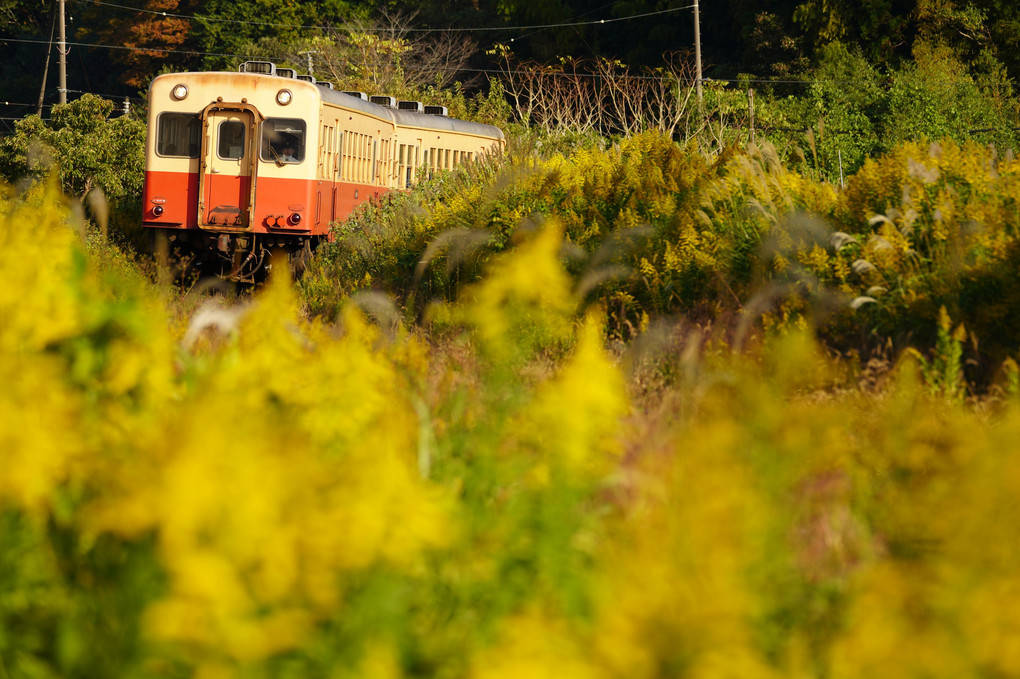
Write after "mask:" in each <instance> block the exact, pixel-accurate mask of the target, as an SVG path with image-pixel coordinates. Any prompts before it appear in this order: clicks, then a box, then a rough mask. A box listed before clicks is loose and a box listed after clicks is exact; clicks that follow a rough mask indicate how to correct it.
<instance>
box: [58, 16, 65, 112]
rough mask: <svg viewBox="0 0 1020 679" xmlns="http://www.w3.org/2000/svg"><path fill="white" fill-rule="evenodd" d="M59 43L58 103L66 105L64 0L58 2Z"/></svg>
mask: <svg viewBox="0 0 1020 679" xmlns="http://www.w3.org/2000/svg"><path fill="white" fill-rule="evenodd" d="M59 5H60V42H59V43H58V45H57V52H59V53H60V87H59V89H58V90H57V91H58V92H60V103H61V104H66V103H67V40H66V36H65V35H64V0H60V2H59Z"/></svg>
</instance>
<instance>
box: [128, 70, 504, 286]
mask: <svg viewBox="0 0 1020 679" xmlns="http://www.w3.org/2000/svg"><path fill="white" fill-rule="evenodd" d="M148 103H149V111H148V123H149V124H148V136H147V140H146V160H145V185H144V189H143V197H142V200H143V204H142V205H143V207H142V226H143V227H144V228H145V229H146V230H147V231H148V233H149V236H150V241H151V242H152V243H153V246H154V249H156V250H158V249H159V248H160V246H161V245H162V247H163V248H164V251H165V248H166V247H167V245H168V244H169V246H170V247H172V248H173V249H174V250H175V251H177V252H180V253H182V254H185V255H189V256H190V257H192V258H193V260H194V261H197V262H199V263H200V264H202V265H204V266H207V267H215V268H217V269H218V275H222V276H224V277H228V278H231V279H233V280H254V278H255V276H256V274H258V273H259V272H260V271H261V272H264V271H265V269H266V268H267V266H266V265H267V264H268V263H269V262H270V261H271V257H270V253H273V252H275V253H280V252H283V253H286V254H287V255H288V258H289V259H290V260H291V262H292V265H293V263H294V262H304V261H305V260H306V259H307V257H308V256H309V255H310V254H311V252H312V251H313V250H314V249H315V248H316V247H317V246H318V245H319V244H320V243H321V242H322V241H323V240H325V239H327V238H329V237H330V228H331V225H332V224H334V223H336V222H338V221H340V220H343V219H344V218H346V217H347V216H349V215H350V214H351V213H352V212H353V211H354V210H355V208H357V206H358V205H360V204H362V203H364V202H366V201H369V200H373V199H375V198H378V197H380V196H382V195H383V194H385V193H386V192H389V191H394V190H407V189H410V188H411V187H412V186H413V185H414V183H415V181H417V180H418V178H419V177H420V176H422V173H424V174H429V175H430V174H432V173H435V172H442V171H446V170H452V169H453V168H455V167H457V166H459V165H462V164H465V163H473V162H479V161H480V160H481V159H482V158H483V157H485V156H488V155H492V154H498V153H499V152H501V151H502V149H503V148H504V146H505V138H504V135H503V132H502V130H500V129H499V128H498V127H495V126H492V125H484V124H481V123H476V122H471V121H466V120H458V119H455V118H451V117H449V115H448V113H447V109H446V108H445V107H442V106H426V105H424V104H422V103H421V102H417V101H398V100H397V99H396V98H394V97H391V96H386V95H377V96H371V97H370V96H368V95H367V94H365V93H363V92H342V91H339V90H337V89H336V88H335V87H334V86H333V85H332V84H331V83H329V82H322V81H317V80H316V79H315V78H314V77H313V76H311V75H306V74H298V73H296V72H295V71H294V70H293V69H288V68H281V67H277V65H276V64H274V63H272V62H268V61H247V62H244V63H243V64H241V65H240V67H239V68H238V70H237V71H236V72H233V71H216V72H194V73H173V74H164V75H160V76H158V77H156V78H155V79H154V80H153V81H152V83H151V85H150V86H149V93H148Z"/></svg>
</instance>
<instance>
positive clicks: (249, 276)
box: [149, 228, 322, 283]
mask: <svg viewBox="0 0 1020 679" xmlns="http://www.w3.org/2000/svg"><path fill="white" fill-rule="evenodd" d="M321 239H322V237H321V236H311V235H300V236H297V235H278V234H269V233H217V232H214V231H204V230H195V229H188V230H182V229H158V228H152V229H150V232H149V245H150V249H151V251H152V253H153V256H154V257H155V258H156V262H157V263H158V264H159V266H161V267H169V268H170V269H172V270H174V271H176V272H177V274H178V276H179V277H181V278H187V277H190V276H197V277H207V276H217V277H219V278H223V279H226V280H230V281H234V282H238V283H261V282H262V281H264V280H265V279H266V278H267V276H268V275H269V273H270V272H271V271H272V270H273V269H274V267H280V266H286V267H289V269H290V274H291V276H292V277H295V278H296V277H298V276H300V275H301V274H302V273H303V272H304V270H305V267H307V266H308V262H309V260H310V259H311V256H312V252H313V251H314V250H315V248H316V247H318V245H319V242H320V240H321Z"/></svg>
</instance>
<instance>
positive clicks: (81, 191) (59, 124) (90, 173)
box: [0, 94, 145, 199]
mask: <svg viewBox="0 0 1020 679" xmlns="http://www.w3.org/2000/svg"><path fill="white" fill-rule="evenodd" d="M113 108H114V104H113V102H111V101H109V100H106V99H102V98H100V97H97V96H95V95H91V94H86V95H84V96H83V97H81V98H80V99H76V100H75V101H72V102H70V103H68V104H64V105H57V106H54V107H53V110H52V111H51V113H50V119H49V120H46V121H44V120H41V119H40V118H39V117H38V116H27V117H25V118H22V119H21V120H19V121H18V122H17V123H15V133H14V134H13V135H11V136H9V137H5V138H4V139H3V140H2V141H0V149H2V151H3V164H2V166H0V172H2V174H3V176H4V177H5V178H6V179H7V180H8V181H11V182H15V181H18V180H20V179H23V178H26V177H28V178H35V179H39V178H42V177H44V176H45V175H46V174H47V173H48V172H49V169H50V168H49V163H50V162H52V163H54V164H55V165H56V167H57V171H58V173H59V176H60V182H61V186H62V187H63V188H64V190H65V191H66V192H67V193H70V194H72V195H75V196H78V197H79V198H85V196H86V195H88V193H89V192H90V191H92V190H93V189H96V188H98V189H101V190H102V191H103V193H105V194H106V196H107V197H108V198H111V199H120V198H125V197H129V196H130V197H134V196H136V195H138V194H140V193H141V188H142V181H143V179H144V176H143V174H144V168H145V148H144V147H145V123H143V122H141V121H139V120H135V119H133V118H130V117H123V116H121V117H118V118H112V119H111V118H110V114H111V113H112V112H113Z"/></svg>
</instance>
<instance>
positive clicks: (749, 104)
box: [747, 87, 754, 144]
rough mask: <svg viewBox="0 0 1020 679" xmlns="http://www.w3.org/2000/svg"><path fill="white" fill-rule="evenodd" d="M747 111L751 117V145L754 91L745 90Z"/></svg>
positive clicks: (752, 138) (752, 141) (752, 139)
mask: <svg viewBox="0 0 1020 679" xmlns="http://www.w3.org/2000/svg"><path fill="white" fill-rule="evenodd" d="M747 110H748V113H750V115H751V143H752V144H753V143H754V90H753V89H752V88H750V87H748V88H747Z"/></svg>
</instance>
